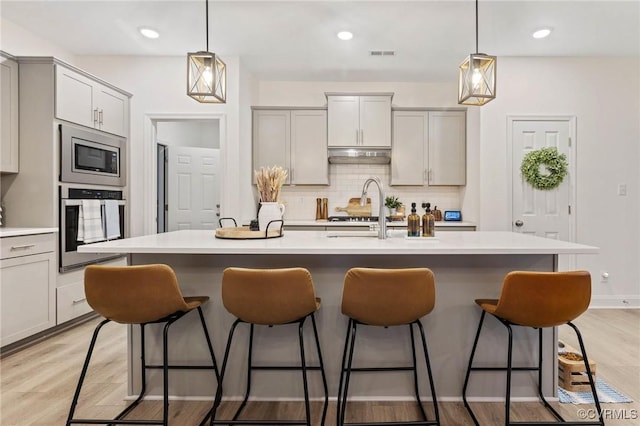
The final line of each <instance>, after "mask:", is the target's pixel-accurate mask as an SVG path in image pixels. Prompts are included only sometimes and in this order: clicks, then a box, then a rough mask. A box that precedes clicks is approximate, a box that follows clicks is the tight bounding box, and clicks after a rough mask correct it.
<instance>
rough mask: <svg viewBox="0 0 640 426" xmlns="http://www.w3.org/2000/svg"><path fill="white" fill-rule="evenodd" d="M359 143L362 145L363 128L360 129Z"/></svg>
mask: <svg viewBox="0 0 640 426" xmlns="http://www.w3.org/2000/svg"><path fill="white" fill-rule="evenodd" d="M360 145H364V130H362V129H360Z"/></svg>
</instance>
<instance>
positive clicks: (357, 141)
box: [326, 93, 393, 148]
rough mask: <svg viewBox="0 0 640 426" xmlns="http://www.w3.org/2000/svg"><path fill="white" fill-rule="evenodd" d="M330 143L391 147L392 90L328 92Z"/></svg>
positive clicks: (334, 144)
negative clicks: (344, 93)
mask: <svg viewBox="0 0 640 426" xmlns="http://www.w3.org/2000/svg"><path fill="white" fill-rule="evenodd" d="M326 95H327V110H328V131H329V134H328V136H329V146H330V147H354V146H357V147H377V148H389V147H391V98H392V95H393V94H391V93H388V94H387V93H385V94H380V95H366V94H363V95H341V94H330V93H327V94H326Z"/></svg>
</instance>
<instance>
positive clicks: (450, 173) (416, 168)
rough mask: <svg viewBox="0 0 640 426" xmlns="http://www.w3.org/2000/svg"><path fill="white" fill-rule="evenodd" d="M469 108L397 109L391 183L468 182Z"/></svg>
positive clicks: (437, 184) (457, 184)
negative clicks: (447, 109)
mask: <svg viewBox="0 0 640 426" xmlns="http://www.w3.org/2000/svg"><path fill="white" fill-rule="evenodd" d="M466 168H467V164H466V111H440V110H437V111H436V110H433V111H430V110H424V109H415V110H412V109H401V110H396V111H394V112H393V146H392V151H391V185H430V186H445V185H449V186H462V185H466Z"/></svg>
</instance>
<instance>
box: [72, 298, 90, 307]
mask: <svg viewBox="0 0 640 426" xmlns="http://www.w3.org/2000/svg"><path fill="white" fill-rule="evenodd" d="M86 300H87V298H86V297H83V298H82V299H78V300H72V301H71V303H72V304H74V305H77V304H78V303H82V302H85V301H86Z"/></svg>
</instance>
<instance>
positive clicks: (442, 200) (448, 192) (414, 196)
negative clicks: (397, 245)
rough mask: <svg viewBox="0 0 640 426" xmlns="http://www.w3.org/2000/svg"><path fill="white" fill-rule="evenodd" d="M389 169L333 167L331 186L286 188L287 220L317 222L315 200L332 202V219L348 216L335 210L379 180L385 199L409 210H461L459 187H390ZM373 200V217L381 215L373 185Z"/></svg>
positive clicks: (330, 171)
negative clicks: (423, 205) (426, 206)
mask: <svg viewBox="0 0 640 426" xmlns="http://www.w3.org/2000/svg"><path fill="white" fill-rule="evenodd" d="M390 170H391V168H390V166H389V165H378V164H330V165H329V183H330V185H329V186H307V185H305V186H285V187H283V188H282V192H281V195H280V198H281V199H282V202H283V203H284V204H285V206H286V211H285V219H288V220H314V219H315V217H316V216H315V215H316V198H328V199H329V216H338V215H346V213H339V212H336V211H335V209H336V207H346V206H347V204H348V203H349V198H355V197H360V194H362V186H363V185H364V182H365V181H366V180H367V178H369V177H371V176H378V177H379V178H380V179H381V180H382V183H383V185H384V194H385V196H388V195H394V196H396V197H398V198H399V199H400V201H401V202H402V203H403V204H404V205H405V206H406V207H407V214H408V213H409V209H410V208H411V203H412V202H415V203H416V204H417V206H418V211H419V212H422V210H421V209H420V204H421V203H422V202H423V201H424V202H429V203H431V208H433V207H435V206H438V208H439V209H440V210H442V211H444V210H456V209H460V203H461V202H460V197H461V195H460V192H461V188H459V187H457V186H441V187H428V186H389V181H390ZM368 196H369V198H371V214H372V215H374V216H377V215H378V206H379V204H378V203H379V201H378V189H377V187H376V186H375V184H371V185H370V186H369V190H368Z"/></svg>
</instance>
